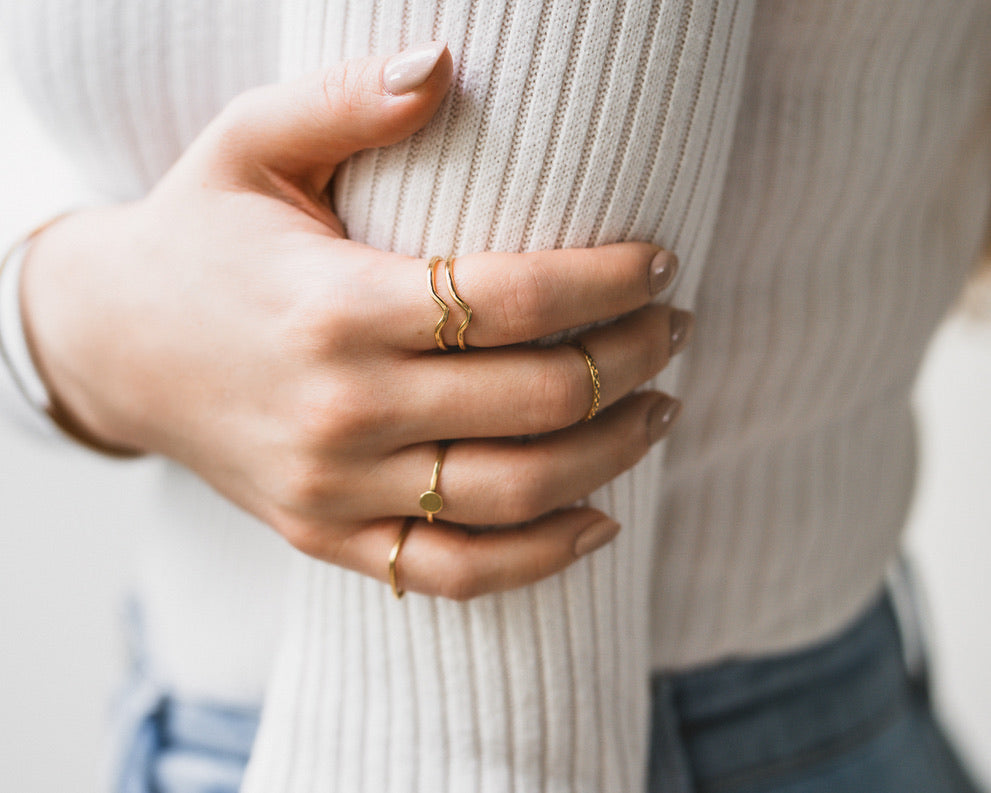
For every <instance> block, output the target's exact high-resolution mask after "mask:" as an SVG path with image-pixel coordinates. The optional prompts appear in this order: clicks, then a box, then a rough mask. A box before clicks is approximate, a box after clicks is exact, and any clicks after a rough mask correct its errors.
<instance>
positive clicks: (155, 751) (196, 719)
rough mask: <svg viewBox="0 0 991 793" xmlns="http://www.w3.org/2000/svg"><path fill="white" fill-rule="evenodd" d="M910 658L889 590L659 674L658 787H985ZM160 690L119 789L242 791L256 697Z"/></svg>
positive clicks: (803, 791) (653, 773)
mask: <svg viewBox="0 0 991 793" xmlns="http://www.w3.org/2000/svg"><path fill="white" fill-rule="evenodd" d="M903 658H904V656H903V649H902V643H901V641H900V638H899V628H898V623H897V620H896V617H895V614H894V611H893V609H892V606H891V603H890V601H889V599H888V598H887V597H885V598H882V599H881V600H880V601H879V602H878V603H877V604H875V605H874V606H873V607H872V608H871V609H870V610H869V611H868V613H867V614H866V615H865V616H863V617H862V618H861V619H860V620H858V621H857V622H856V623H855V624H854V625H853V626H852V627H850V628H848V629H847V630H846V631H844V632H843V633H842V634H841V635H840V636H838V637H836V638H834V639H832V640H830V641H828V642H826V643H824V644H821V645H818V646H816V647H813V648H810V649H807V650H803V651H802V652H797V653H792V654H788V655H782V656H778V657H772V658H766V659H761V660H748V661H739V662H731V663H725V664H720V665H718V666H715V667H711V668H707V669H702V670H698V671H694V672H689V673H683V674H677V675H670V676H658V677H655V679H654V680H653V733H652V743H651V764H650V779H649V786H648V790H649V793H854V792H856V793H977V788H976V787H975V786H974V784H973V783H972V782H971V781H970V780H969V779H968V778H967V776H966V774H965V772H964V771H963V770H962V768H961V766H960V764H959V762H958V761H957V759H956V758H955V757H954V755H953V753H952V751H951V750H950V748H949V746H948V745H947V743H946V741H945V739H944V738H943V736H942V734H941V732H940V731H939V728H938V727H937V725H936V723H935V721H934V719H933V716H932V711H931V709H930V705H929V701H928V696H927V687H926V680H925V677H924V673H922V672H920V673H919V674H917V675H909V674H908V673H907V672H906V666H905V662H904V660H903ZM151 690H152V689H150V688H149V687H148V686H146V685H144V686H142V685H138V686H136V687H135V688H134V689H133V691H134V694H133V696H132V698H131V703H130V704H131V713H132V716H137V717H135V718H131V719H130V727H129V733H130V734H129V741H128V747H129V748H128V749H127V751H125V752H124V753H123V754H122V755H121V757H120V758H119V762H118V773H119V775H118V780H119V783H118V786H117V788H116V790H115V793H236V791H237V789H238V786H239V784H240V781H241V777H242V774H243V772H244V767H245V765H246V763H247V760H248V755H249V753H250V751H251V744H252V741H253V739H254V735H255V731H256V728H257V724H258V713H257V711H254V710H251V709H245V710H237V709H232V708H222V707H211V706H208V705H204V704H196V703H183V702H177V701H176V700H175V699H173V698H170V697H168V696H165V695H163V694H161V693H159V694H158V695H156V696H151V695H150V694H149V692H150V691H151ZM142 709H143V712H140V713H139V711H142ZM466 793H468V792H466Z"/></svg>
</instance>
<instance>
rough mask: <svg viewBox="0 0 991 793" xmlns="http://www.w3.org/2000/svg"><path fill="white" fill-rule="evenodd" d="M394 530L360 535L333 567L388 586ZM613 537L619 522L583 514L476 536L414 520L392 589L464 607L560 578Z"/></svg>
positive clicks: (386, 524)
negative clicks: (458, 602)
mask: <svg viewBox="0 0 991 793" xmlns="http://www.w3.org/2000/svg"><path fill="white" fill-rule="evenodd" d="M399 531H400V522H399V521H396V520H386V521H381V522H379V523H377V524H375V525H373V526H371V527H369V528H367V529H363V530H361V531H359V532H357V533H356V534H354V535H353V536H352V537H351V539H350V540H349V541H348V543H347V544H346V545H345V546H344V547H343V549H342V553H341V554H340V555H339V556H336V557H335V558H334V559H333V560H332V561H333V562H334V563H335V564H340V565H343V566H345V567H349V568H351V569H353V570H357V571H358V572H361V573H364V574H366V575H369V576H372V577H373V578H377V579H378V580H380V581H382V582H383V583H385V584H388V582H389V564H388V559H389V553H390V551H391V550H392V548H393V546H394V545H395V542H396V539H397V537H398V534H399ZM618 532H619V524H618V523H616V522H615V521H613V520H611V519H610V518H608V517H606V516H605V515H603V514H602V513H601V512H599V511H597V510H593V509H587V508H581V509H572V510H567V511H565V512H558V513H555V514H554V515H549V516H547V517H545V518H541V519H540V520H538V521H536V522H534V523H532V524H530V525H528V526H525V527H522V528H512V529H496V530H490V531H484V532H474V533H473V532H470V531H467V530H465V529H464V528H463V527H459V526H456V525H453V524H449V523H444V522H441V521H436V522H434V523H427V522H426V521H425V520H417V521H415V522H414V524H413V525H412V527H411V530H410V532H409V534H408V536H407V538H406V540H405V542H404V543H403V546H402V548H401V550H400V553H399V556H398V558H397V560H396V574H397V583H398V585H399V587H400V588H401V589H403V590H405V591H408V592H418V593H421V594H424V595H433V596H440V597H446V598H450V599H452V600H461V601H463V600H469V599H470V598H473V597H477V596H479V595H484V594H489V593H492V592H502V591H505V590H507V589H515V588H517V587H522V586H526V585H528V584H532V583H534V582H536V581H539V580H540V579H542V578H546V577H547V576H550V575H553V574H554V573H558V572H560V571H561V570H563V569H564V568H566V567H567V566H568V565H570V564H572V563H573V562H575V561H577V560H578V559H580V558H581V557H582V556H586V555H587V554H589V553H591V552H592V551H594V550H597V549H598V548H601V547H602V546H603V545H605V544H606V543H608V542H609V541H610V540H612V539H613V538H614V537H615V536H616V534H617V533H618Z"/></svg>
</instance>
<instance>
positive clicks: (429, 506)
mask: <svg viewBox="0 0 991 793" xmlns="http://www.w3.org/2000/svg"><path fill="white" fill-rule="evenodd" d="M445 454H447V445H446V444H443V443H442V444H441V445H440V446H439V447H438V449H437V459H436V460H435V461H434V471H433V473H432V474H431V475H430V489H429V490H424V491H423V492H422V493H420V509H422V510H423V511H424V512H426V513H427V522H428V523H433V522H434V515H436V514H437V513H438V512H440V511H441V510H442V509H444V498H443V496H441V494H440V493H438V492H437V480H438V479H440V467H441V466H442V465H443V464H444V455H445Z"/></svg>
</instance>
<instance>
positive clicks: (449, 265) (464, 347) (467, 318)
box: [444, 256, 472, 350]
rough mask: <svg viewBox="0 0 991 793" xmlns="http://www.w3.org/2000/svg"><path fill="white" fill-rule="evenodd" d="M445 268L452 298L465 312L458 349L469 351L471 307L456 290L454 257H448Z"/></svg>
mask: <svg viewBox="0 0 991 793" xmlns="http://www.w3.org/2000/svg"><path fill="white" fill-rule="evenodd" d="M444 266H445V268H446V269H447V288H448V289H449V290H450V292H451V297H453V298H454V302H455V303H457V304H458V305H459V306H460V307H461V310H462V311H464V312H465V318H464V320H462V322H461V324H460V325H458V347H459V348H461V349H462V350H467V349H468V345H467V344H465V331H466V330H468V326H469V325H470V324H471V313H472V312H471V307H470V306H469V305H468V304H467V303H466V302H465V301H464V300H462V299H461V295H459V294H458V290H457V289H455V288H454V257H453V256H448V257H447V258H446V259H445V260H444Z"/></svg>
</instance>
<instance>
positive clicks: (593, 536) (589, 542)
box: [575, 518, 619, 556]
mask: <svg viewBox="0 0 991 793" xmlns="http://www.w3.org/2000/svg"><path fill="white" fill-rule="evenodd" d="M617 534H619V524H618V523H617V522H616V521H614V520H612V519H611V518H603V519H602V520H597V521H596V522H595V523H593V524H592V525H591V526H589V527H588V528H586V529H585V531H583V532H582V533H581V534H579V535H578V537H577V538H576V539H575V556H585V555H586V554H590V553H592V551H595V550H597V549H599V548H601V547H602V546H603V545H605V544H606V543H607V542H609V540H611V539H612V538H613V537H615V536H616V535H617Z"/></svg>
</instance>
